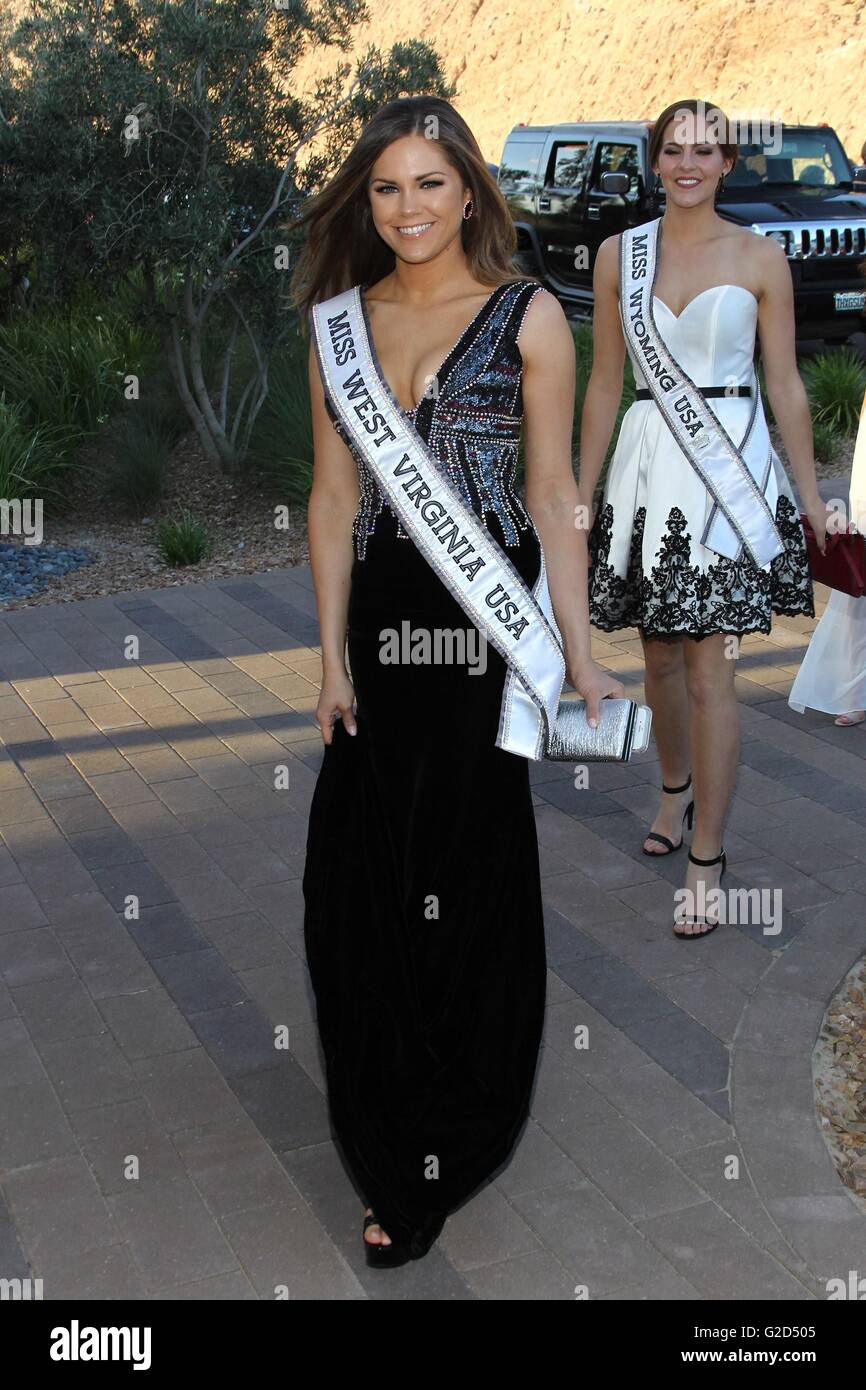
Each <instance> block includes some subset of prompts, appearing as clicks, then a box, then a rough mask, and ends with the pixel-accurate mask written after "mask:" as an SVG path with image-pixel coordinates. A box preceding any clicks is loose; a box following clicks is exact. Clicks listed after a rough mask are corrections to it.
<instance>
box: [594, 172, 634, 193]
mask: <svg viewBox="0 0 866 1390" xmlns="http://www.w3.org/2000/svg"><path fill="white" fill-rule="evenodd" d="M630 188H631V179H630V178H629V176H628V174H613V173H607V174H602V176H601V191H602V193H619V194H620V195H623V194H626V193H628V190H629V189H630Z"/></svg>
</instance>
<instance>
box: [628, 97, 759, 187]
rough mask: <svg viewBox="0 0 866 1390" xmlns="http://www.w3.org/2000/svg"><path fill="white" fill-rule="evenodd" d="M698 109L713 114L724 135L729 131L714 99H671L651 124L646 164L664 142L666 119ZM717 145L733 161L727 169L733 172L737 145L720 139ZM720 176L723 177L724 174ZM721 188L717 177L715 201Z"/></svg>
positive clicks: (727, 122)
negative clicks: (668, 104)
mask: <svg viewBox="0 0 866 1390" xmlns="http://www.w3.org/2000/svg"><path fill="white" fill-rule="evenodd" d="M699 110H700V111H701V112H702V113H704V114H706V115H707V116H713V117H714V119H715V120H716V121H717V122H719V124H720V125H721V127H722V130H723V131H724V133H725V134H726V135H727V134H728V133H729V121H728V118H727V116H726V115H725V113H724V111H723V110H722V108H721V107H720V106H717V105H716V103H715V102H714V101H701V100H700V99H699V98H698V97H686V98H685V100H684V101H672V102H671V104H670V106H666V107H665V109H664V111H663V112H662V113H661V115H660V116H659V117H658V119H657V120H656V122H655V124H654V125H653V126H652V133H651V135H650V142H649V154H648V164H649V167H650V169H651V168H652V166H653V165H654V164H655V162H656V160H657V159H658V157H659V151H660V150H661V147H662V145H663V144H664V133H665V127H666V125H667V123H668V121H670V120H672V119H673V118H674V117H676V116H679V115H680V114H681V113H682V112H683V111H691V113H692V115H693V116H696V115H697V114H698V111H699ZM719 147H720V149H721V151H722V154H723V155H724V156H725V158H726V159H732V160H733V161H734V162H733V164H732V165H731V167H730V169H729V170H728V173H731V174H732V173H733V172H734V169H735V168H736V164H737V158H738V153H739V152H738V150H737V146H736V145H732V144H728V143H726V142H724V141H721V140H720V141H719ZM722 177H724V175H723V176H722ZM721 188H722V179H719V182H718V183H717V184H716V201H718V197H719V193H720V192H721Z"/></svg>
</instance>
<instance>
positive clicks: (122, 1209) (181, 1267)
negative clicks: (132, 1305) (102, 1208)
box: [106, 1178, 237, 1293]
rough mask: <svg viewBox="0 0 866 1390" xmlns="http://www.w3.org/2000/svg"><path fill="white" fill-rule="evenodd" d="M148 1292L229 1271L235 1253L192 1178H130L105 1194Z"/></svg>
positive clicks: (234, 1263)
mask: <svg viewBox="0 0 866 1390" xmlns="http://www.w3.org/2000/svg"><path fill="white" fill-rule="evenodd" d="M106 1204H107V1206H108V1208H109V1210H110V1211H111V1214H112V1216H113V1217H114V1220H115V1222H116V1224H117V1226H118V1227H119V1229H120V1230H121V1231H122V1232H123V1236H124V1238H125V1239H126V1241H127V1242H128V1244H129V1247H130V1251H131V1254H132V1257H133V1259H134V1260H135V1263H136V1266H137V1268H138V1270H139V1271H140V1273H141V1276H142V1279H143V1280H144V1282H145V1285H146V1287H147V1289H148V1292H149V1293H151V1292H152V1293H155V1292H157V1291H158V1290H160V1289H165V1288H166V1287H171V1286H173V1285H178V1284H185V1283H189V1282H190V1281H191V1280H194V1279H203V1278H206V1277H208V1276H210V1275H217V1274H226V1273H232V1272H234V1271H235V1270H236V1269H237V1259H236V1257H235V1255H234V1253H233V1251H232V1250H231V1248H230V1247H229V1245H228V1243H227V1241H226V1239H225V1236H224V1235H223V1233H222V1232H221V1231H220V1229H219V1227H218V1225H217V1223H216V1222H215V1221H214V1219H213V1217H212V1216H211V1214H210V1212H209V1211H208V1210H207V1207H206V1206H205V1204H204V1203H203V1201H202V1199H201V1197H200V1196H199V1194H198V1193H197V1192H196V1190H195V1187H194V1185H193V1183H192V1182H190V1181H188V1180H186V1179H183V1178H179V1179H177V1180H175V1181H162V1182H159V1183H148V1184H146V1185H142V1184H140V1183H136V1182H128V1183H127V1184H126V1186H125V1187H124V1188H123V1189H122V1190H121V1191H120V1192H117V1193H115V1194H114V1195H112V1196H109V1197H107V1198H106Z"/></svg>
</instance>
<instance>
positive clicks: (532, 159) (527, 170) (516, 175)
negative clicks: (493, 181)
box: [499, 140, 544, 195]
mask: <svg viewBox="0 0 866 1390" xmlns="http://www.w3.org/2000/svg"><path fill="white" fill-rule="evenodd" d="M543 153H544V141H543V140H538V141H530V140H508V141H506V145H505V149H504V150H503V152H502V163H501V164H500V166H499V187H500V188H501V189H502V191H503V193H506V194H512V195H515V194H518V193H524V192H526V191H527V190H528V189H530V188H531V187H532V186H533V184H534V182H535V179H536V178H537V176H538V166H539V164H540V163H541V156H542V155H543Z"/></svg>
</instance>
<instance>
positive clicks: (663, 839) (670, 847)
mask: <svg viewBox="0 0 866 1390" xmlns="http://www.w3.org/2000/svg"><path fill="white" fill-rule="evenodd" d="M691 785H692V774H691V773H689V776H688V780H687V781H686V782H683V785H682V786H681V787H666V786H665V784H664V782H662V791H663V792H670V793H672V794H673V793H675V792H684V791H685V790H686V789H687V788H688V787H690V786H691ZM694 817H695V803H694V801H690V802H689V804H688V806H687V807H686V809H685V810H684V811H683V825H685V823H686V820H688V823H689V830H691V828H692V824H693V821H694ZM644 839H645V840H657V841H658V843H659V844H660V845H667V853H668V854H673V852H674V850H678V849H680V848H681V847H682V843H683V839H682V836H680V839H679V843H678V844H674V843H673V841H672V840H669V839H668V837H667V835H661V834H660V833H659V831H658V830H648V831H647V833H646V835H644ZM641 848H642V849H643V852H644V854H647V855H649V857H650V859H664V857H665V856H664V855H663V854H656V853H655V852H654V851H653V850H651V849H647V848H646V846H645V845H643V846H642V847H641Z"/></svg>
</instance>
